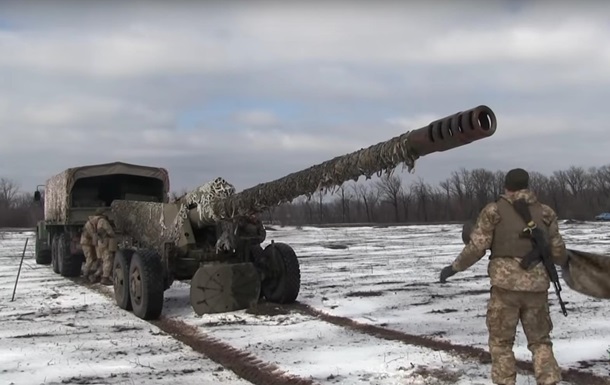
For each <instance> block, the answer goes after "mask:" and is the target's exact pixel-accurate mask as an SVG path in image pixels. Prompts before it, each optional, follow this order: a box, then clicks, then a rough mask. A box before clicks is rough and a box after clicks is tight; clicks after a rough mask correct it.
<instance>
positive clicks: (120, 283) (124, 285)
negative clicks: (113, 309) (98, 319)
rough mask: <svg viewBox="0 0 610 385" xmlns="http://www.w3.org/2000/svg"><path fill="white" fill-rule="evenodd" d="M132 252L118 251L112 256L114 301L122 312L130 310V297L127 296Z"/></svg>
mask: <svg viewBox="0 0 610 385" xmlns="http://www.w3.org/2000/svg"><path fill="white" fill-rule="evenodd" d="M133 253H134V251H133V250H119V251H117V253H116V254H115V256H114V264H113V267H112V282H113V286H114V299H115V301H116V304H117V305H118V306H119V307H120V308H121V309H124V310H131V297H130V295H129V266H130V264H131V257H132V256H133Z"/></svg>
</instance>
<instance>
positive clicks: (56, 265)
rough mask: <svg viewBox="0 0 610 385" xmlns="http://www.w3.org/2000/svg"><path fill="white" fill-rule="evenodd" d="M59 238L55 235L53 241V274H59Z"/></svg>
mask: <svg viewBox="0 0 610 385" xmlns="http://www.w3.org/2000/svg"><path fill="white" fill-rule="evenodd" d="M58 246H59V236H58V235H53V239H52V240H51V266H52V267H53V272H54V273H56V274H59V247H58Z"/></svg>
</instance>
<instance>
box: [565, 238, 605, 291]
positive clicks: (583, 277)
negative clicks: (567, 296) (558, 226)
mask: <svg viewBox="0 0 610 385" xmlns="http://www.w3.org/2000/svg"><path fill="white" fill-rule="evenodd" d="M568 258H569V260H568V266H565V267H563V268H562V277H563V280H564V281H565V282H566V284H567V285H568V286H569V287H570V288H571V289H572V290H575V291H577V292H579V293H581V294H584V295H587V296H589V297H595V298H604V299H610V256H607V255H602V254H593V253H588V252H585V251H581V250H572V249H568Z"/></svg>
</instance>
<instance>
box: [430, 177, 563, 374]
mask: <svg viewBox="0 0 610 385" xmlns="http://www.w3.org/2000/svg"><path fill="white" fill-rule="evenodd" d="M523 172H525V171H524V170H523ZM518 199H525V200H526V202H527V203H528V204H529V207H530V211H531V213H532V219H533V220H534V222H536V225H537V226H538V227H539V228H541V229H543V231H545V232H546V234H547V235H548V240H549V244H550V247H551V254H552V256H553V259H554V262H555V263H556V264H559V265H562V266H563V265H565V264H566V263H567V258H568V257H567V254H566V248H565V244H564V241H563V239H562V237H561V235H560V234H559V228H558V224H557V215H556V214H555V212H554V211H553V209H551V208H550V207H549V206H547V205H544V204H541V203H539V202H538V200H537V198H536V196H535V194H534V193H533V192H531V191H530V190H528V189H519V190H517V191H514V192H512V193H510V192H508V191H507V194H504V195H501V197H500V199H498V201H497V202H493V203H489V204H488V205H487V206H485V208H483V210H482V211H481V213H480V214H479V217H478V219H477V222H476V225H475V227H474V229H473V231H472V233H471V235H470V242H469V243H468V244H467V245H466V246H465V247H464V249H463V250H462V252H461V253H460V255H459V256H458V257H457V258H456V259H455V261H454V262H453V263H452V264H451V266H448V267H447V268H449V269H452V270H453V272H452V273H449V275H452V274H455V273H456V272H460V271H464V270H466V269H467V268H469V267H470V266H472V265H473V264H475V263H476V262H477V261H479V260H480V259H481V258H482V257H483V256H484V255H485V252H486V250H487V249H491V251H492V252H491V255H490V257H489V258H490V261H489V265H488V273H489V277H490V281H491V295H490V300H489V304H488V309H487V320H486V324H487V329H488V331H489V341H488V342H489V350H490V354H491V358H492V370H491V377H492V381H493V383H494V384H505V385H514V384H515V381H516V368H515V356H514V353H513V344H514V340H515V334H516V328H517V324H518V323H519V321H521V324H522V326H523V330H524V332H525V335H526V338H527V341H528V349H529V350H530V351H531V352H532V355H533V365H534V372H535V376H536V381H537V383H538V384H556V383H558V382H559V381H560V380H561V371H560V369H559V366H558V364H557V361H556V360H555V357H554V354H553V349H552V342H551V339H550V332H551V331H552V328H553V324H552V322H551V317H550V314H549V305H548V289H549V287H550V280H549V277H548V274H547V273H546V270H545V268H544V266H543V264H542V263H539V264H537V265H536V266H535V267H534V268H532V269H530V270H524V269H522V268H521V266H520V265H519V262H520V257H523V256H525V255H526V254H527V252H528V251H530V250H531V249H532V245H531V241H530V240H529V239H527V238H519V233H520V232H521V231H522V230H523V228H524V227H525V223H524V222H523V220H522V219H521V217H519V216H518V214H517V212H516V211H515V210H514V209H513V207H512V205H511V203H512V202H513V201H514V200H518ZM441 281H442V282H444V280H443V278H442V274H441Z"/></svg>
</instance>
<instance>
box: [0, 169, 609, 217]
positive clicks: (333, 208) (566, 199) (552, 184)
mask: <svg viewBox="0 0 610 385" xmlns="http://www.w3.org/2000/svg"><path fill="white" fill-rule="evenodd" d="M504 175H505V171H490V170H486V169H473V170H467V169H464V168H462V169H460V170H457V171H454V172H453V173H452V174H451V176H450V177H449V178H447V179H446V180H444V181H442V182H440V183H438V184H437V185H433V184H429V183H426V182H425V181H424V180H423V179H422V178H413V177H412V175H409V176H408V177H407V178H404V179H405V180H403V179H401V178H400V177H399V176H398V175H396V174H393V175H383V176H381V177H379V178H375V180H369V181H364V180H363V178H361V179H360V180H359V181H358V182H349V183H345V184H344V185H343V186H342V187H339V188H337V189H336V191H335V192H334V193H333V194H332V195H331V194H330V193H328V194H326V193H324V192H321V193H316V194H315V195H314V196H312V197H311V198H310V199H307V198H306V197H300V198H298V199H295V200H294V201H293V202H291V203H285V204H283V205H281V206H278V207H275V208H273V209H271V210H268V211H266V212H264V213H262V214H261V215H262V217H263V220H265V221H268V222H272V223H276V224H280V225H308V224H312V225H317V224H329V223H337V224H339V223H345V224H348V223H363V222H368V223H406V222H419V223H426V222H455V221H464V220H467V219H471V218H475V217H476V215H477V213H478V212H479V210H481V209H482V208H483V207H484V206H485V205H486V204H487V203H488V202H491V201H493V200H495V199H496V198H497V197H498V196H499V195H500V194H501V193H502V192H503V191H504V189H503V183H504ZM530 188H531V189H532V190H534V191H535V192H536V194H538V197H539V199H540V200H541V201H542V202H544V203H546V204H548V205H549V206H551V207H552V208H553V209H554V210H555V211H556V212H557V214H558V215H559V217H560V218H566V219H567V218H571V219H579V220H592V219H593V218H594V217H595V215H597V214H599V213H601V212H605V211H610V164H609V165H606V166H602V167H599V168H590V169H588V170H587V169H584V168H582V167H576V166H572V167H570V168H568V169H567V170H561V171H555V172H553V173H552V175H544V174H541V173H539V172H534V171H530ZM182 193H184V191H181V192H173V193H172V194H171V195H172V197H175V196H179V195H182ZM42 218H43V210H42V207H41V206H40V205H39V204H37V203H35V202H34V200H33V194H32V193H30V192H22V191H20V189H19V186H18V185H17V184H16V183H15V182H14V181H12V180H10V179H7V178H0V227H33V226H35V225H36V222H37V221H38V220H40V219H42Z"/></svg>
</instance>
